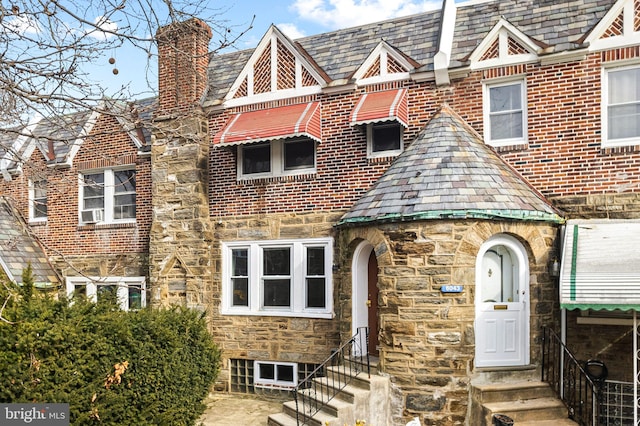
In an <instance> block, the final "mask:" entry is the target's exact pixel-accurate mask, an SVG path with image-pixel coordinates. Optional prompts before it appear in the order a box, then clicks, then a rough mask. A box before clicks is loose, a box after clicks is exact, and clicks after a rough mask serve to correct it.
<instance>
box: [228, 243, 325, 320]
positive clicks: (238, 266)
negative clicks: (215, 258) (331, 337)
mask: <svg viewBox="0 0 640 426" xmlns="http://www.w3.org/2000/svg"><path fill="white" fill-rule="evenodd" d="M332 247H333V242H332V240H331V239H330V238H315V239H302V240H277V241H252V242H228V243H223V252H222V256H223V280H224V282H223V293H224V294H223V311H224V312H225V313H227V314H245V315H283V316H315V317H320V318H331V313H332V291H331V282H332V281H331V265H332V253H333V251H332V250H333V249H332Z"/></svg>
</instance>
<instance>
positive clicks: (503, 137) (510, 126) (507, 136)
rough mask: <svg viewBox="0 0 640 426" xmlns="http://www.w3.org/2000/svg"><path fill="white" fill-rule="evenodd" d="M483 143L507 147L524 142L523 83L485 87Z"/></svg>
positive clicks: (525, 139) (502, 83)
mask: <svg viewBox="0 0 640 426" xmlns="http://www.w3.org/2000/svg"><path fill="white" fill-rule="evenodd" d="M483 88H484V133H485V142H486V143H487V144H488V145H492V146H508V145H516V144H522V143H526V141H527V109H526V107H527V96H526V87H525V82H524V80H517V81H513V80H512V81H506V82H496V83H485V84H484V86H483Z"/></svg>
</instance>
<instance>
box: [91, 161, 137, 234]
mask: <svg viewBox="0 0 640 426" xmlns="http://www.w3.org/2000/svg"><path fill="white" fill-rule="evenodd" d="M79 201H80V206H79V207H80V223H113V222H133V221H135V219H136V172H135V170H133V169H124V170H117V169H116V170H113V169H107V170H102V171H97V172H88V173H84V174H82V175H80V197H79Z"/></svg>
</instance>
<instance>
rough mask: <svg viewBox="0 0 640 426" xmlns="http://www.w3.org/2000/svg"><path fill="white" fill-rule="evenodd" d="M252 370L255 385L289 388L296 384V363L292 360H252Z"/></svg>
mask: <svg viewBox="0 0 640 426" xmlns="http://www.w3.org/2000/svg"><path fill="white" fill-rule="evenodd" d="M253 371H254V378H253V384H254V385H255V386H256V387H268V388H276V389H278V388H280V389H291V388H294V387H296V385H297V384H298V364H296V363H293V362H271V361H254V363H253Z"/></svg>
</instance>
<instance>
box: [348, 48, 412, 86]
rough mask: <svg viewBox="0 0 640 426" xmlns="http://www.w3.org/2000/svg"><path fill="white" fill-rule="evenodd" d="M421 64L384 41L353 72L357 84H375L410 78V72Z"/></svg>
mask: <svg viewBox="0 0 640 426" xmlns="http://www.w3.org/2000/svg"><path fill="white" fill-rule="evenodd" d="M418 67H419V64H417V63H416V62H415V61H413V60H411V59H410V58H408V57H406V56H405V55H403V54H402V52H400V51H398V50H397V49H395V48H393V47H392V46H391V45H389V44H388V43H386V42H384V41H382V42H380V43H378V45H377V46H376V47H375V49H373V51H372V52H371V53H370V54H369V56H368V57H367V59H366V60H365V61H364V62H363V63H362V65H361V66H360V67H359V68H358V69H357V70H356V72H355V73H354V74H353V78H354V80H355V81H356V84H359V85H364V84H375V83H382V82H387V81H395V80H404V79H408V78H409V72H410V71H412V70H413V69H415V68H418Z"/></svg>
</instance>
